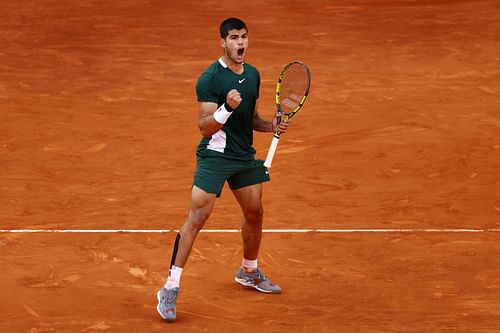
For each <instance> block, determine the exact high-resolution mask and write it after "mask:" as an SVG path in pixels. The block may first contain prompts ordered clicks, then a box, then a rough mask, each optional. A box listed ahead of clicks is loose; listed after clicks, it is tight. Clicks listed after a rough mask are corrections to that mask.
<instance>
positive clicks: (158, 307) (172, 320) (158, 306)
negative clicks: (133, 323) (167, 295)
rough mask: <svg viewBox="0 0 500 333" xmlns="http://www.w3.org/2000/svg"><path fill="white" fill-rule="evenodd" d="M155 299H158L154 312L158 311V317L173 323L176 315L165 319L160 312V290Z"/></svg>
mask: <svg viewBox="0 0 500 333" xmlns="http://www.w3.org/2000/svg"><path fill="white" fill-rule="evenodd" d="M156 298H158V305H157V306H156V311H158V313H159V314H160V316H161V317H162V318H163V319H165V320H166V321H170V322H174V321H175V318H176V315H174V317H173V318H172V317H165V316H163V313H161V311H160V304H161V290H159V291H158V292H157V293H156Z"/></svg>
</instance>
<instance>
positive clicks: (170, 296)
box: [156, 288, 179, 322]
mask: <svg viewBox="0 0 500 333" xmlns="http://www.w3.org/2000/svg"><path fill="white" fill-rule="evenodd" d="M157 296H158V306H157V307H156V310H157V311H158V313H159V314H160V316H161V317H162V318H163V319H165V320H167V321H171V322H174V321H175V318H176V310H177V309H176V308H177V297H178V296H179V288H173V289H167V288H161V289H160V290H158V294H157Z"/></svg>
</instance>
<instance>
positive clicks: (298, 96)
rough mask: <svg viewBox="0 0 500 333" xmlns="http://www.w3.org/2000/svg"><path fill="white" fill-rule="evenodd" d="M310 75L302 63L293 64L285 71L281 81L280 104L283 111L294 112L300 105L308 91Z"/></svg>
mask: <svg viewBox="0 0 500 333" xmlns="http://www.w3.org/2000/svg"><path fill="white" fill-rule="evenodd" d="M307 87H308V77H307V73H306V71H305V69H304V68H303V67H302V66H301V65H292V66H290V67H289V68H288V70H287V71H286V72H285V75H284V77H283V78H282V82H281V89H280V94H279V96H280V105H281V109H282V111H283V113H285V114H286V113H289V112H292V111H293V110H294V109H295V108H296V107H297V106H299V105H300V103H301V102H302V99H303V97H304V95H305V94H306V92H307Z"/></svg>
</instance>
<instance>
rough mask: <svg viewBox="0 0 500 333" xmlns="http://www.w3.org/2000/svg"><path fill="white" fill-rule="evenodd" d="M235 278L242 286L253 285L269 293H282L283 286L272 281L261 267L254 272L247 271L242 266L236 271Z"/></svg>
mask: <svg viewBox="0 0 500 333" xmlns="http://www.w3.org/2000/svg"><path fill="white" fill-rule="evenodd" d="M234 280H235V281H236V282H237V283H239V284H241V285H242V286H246V287H252V288H255V289H257V290H258V291H260V292H263V293H268V294H280V293H281V288H280V286H278V285H277V284H273V283H271V281H269V279H268V278H267V277H266V276H265V275H264V274H263V273H262V271H261V270H260V269H258V268H257V271H255V272H254V273H247V272H245V271H244V270H243V268H242V267H240V269H239V270H238V272H237V273H236V276H235V277H234Z"/></svg>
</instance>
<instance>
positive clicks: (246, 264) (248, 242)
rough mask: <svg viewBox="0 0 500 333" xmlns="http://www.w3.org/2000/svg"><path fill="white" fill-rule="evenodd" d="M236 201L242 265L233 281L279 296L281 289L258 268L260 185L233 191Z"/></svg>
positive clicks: (260, 227) (260, 232)
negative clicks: (241, 246)
mask: <svg viewBox="0 0 500 333" xmlns="http://www.w3.org/2000/svg"><path fill="white" fill-rule="evenodd" d="M233 194H234V196H235V197H236V200H237V201H238V203H239V204H240V207H241V210H242V211H243V224H242V226H241V236H242V239H243V263H242V267H241V268H240V270H239V271H238V272H237V273H236V277H235V280H236V282H238V283H239V284H242V285H244V286H249V287H252V288H255V289H257V290H259V291H261V292H265V293H273V294H279V293H281V288H280V287H279V286H277V285H274V284H272V283H271V281H269V279H268V278H267V277H266V276H265V275H264V274H263V273H262V272H261V270H260V269H259V268H258V264H257V258H258V255H259V249H260V243H261V239H262V221H263V216H264V208H263V207H262V184H255V185H250V186H245V187H242V188H239V189H237V190H233Z"/></svg>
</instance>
